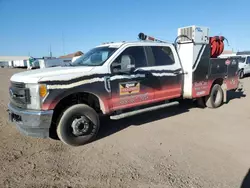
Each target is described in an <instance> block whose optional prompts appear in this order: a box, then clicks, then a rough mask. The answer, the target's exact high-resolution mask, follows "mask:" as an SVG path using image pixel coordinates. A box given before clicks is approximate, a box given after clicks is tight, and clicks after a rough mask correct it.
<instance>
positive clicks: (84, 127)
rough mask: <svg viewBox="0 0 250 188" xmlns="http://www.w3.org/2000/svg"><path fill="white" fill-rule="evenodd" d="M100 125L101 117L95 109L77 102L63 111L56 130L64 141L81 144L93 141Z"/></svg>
mask: <svg viewBox="0 0 250 188" xmlns="http://www.w3.org/2000/svg"><path fill="white" fill-rule="evenodd" d="M99 127H100V122H99V117H98V114H97V113H96V112H95V110H94V109H93V108H91V107H89V106H87V105H85V104H77V105H73V106H71V107H69V108H68V109H66V110H65V111H64V112H63V114H62V116H61V119H60V121H59V123H58V125H57V130H56V131H57V135H58V137H59V139H60V140H61V141H62V142H63V143H65V144H67V145H70V146H80V145H84V144H86V143H89V142H90V141H92V140H93V139H94V138H95V137H96V135H97V133H98V130H99Z"/></svg>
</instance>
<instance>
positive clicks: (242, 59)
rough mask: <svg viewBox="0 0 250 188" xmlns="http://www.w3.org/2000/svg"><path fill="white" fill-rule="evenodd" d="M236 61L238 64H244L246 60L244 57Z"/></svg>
mask: <svg viewBox="0 0 250 188" xmlns="http://www.w3.org/2000/svg"><path fill="white" fill-rule="evenodd" d="M238 61H239V63H245V61H246V58H245V57H240V58H239V59H238Z"/></svg>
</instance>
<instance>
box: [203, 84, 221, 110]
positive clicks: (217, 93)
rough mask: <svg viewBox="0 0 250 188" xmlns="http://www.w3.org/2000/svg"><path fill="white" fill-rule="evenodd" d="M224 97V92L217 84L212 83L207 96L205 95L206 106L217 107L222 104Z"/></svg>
mask: <svg viewBox="0 0 250 188" xmlns="http://www.w3.org/2000/svg"><path fill="white" fill-rule="evenodd" d="M223 99H224V93H223V90H222V88H221V86H220V85H219V84H215V85H213V88H212V89H211V92H210V94H209V96H207V97H206V99H205V101H206V106H207V107H208V108H218V107H219V106H221V105H222V103H223Z"/></svg>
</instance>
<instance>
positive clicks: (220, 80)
mask: <svg viewBox="0 0 250 188" xmlns="http://www.w3.org/2000/svg"><path fill="white" fill-rule="evenodd" d="M215 84H219V85H222V84H223V78H217V79H216V80H214V82H213V84H212V86H214V85H215ZM211 88H212V87H211Z"/></svg>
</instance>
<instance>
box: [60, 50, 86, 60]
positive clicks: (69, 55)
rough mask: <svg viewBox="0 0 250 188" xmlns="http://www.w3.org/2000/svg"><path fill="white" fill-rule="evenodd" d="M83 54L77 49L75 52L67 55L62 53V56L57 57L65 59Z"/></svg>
mask: <svg viewBox="0 0 250 188" xmlns="http://www.w3.org/2000/svg"><path fill="white" fill-rule="evenodd" d="M81 55H83V53H82V52H81V51H77V52H75V53H72V54H68V55H64V56H60V57H59V58H61V59H65V58H71V59H72V58H73V57H76V56H81Z"/></svg>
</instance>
